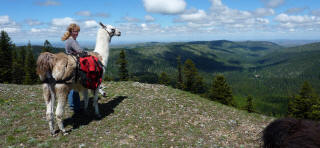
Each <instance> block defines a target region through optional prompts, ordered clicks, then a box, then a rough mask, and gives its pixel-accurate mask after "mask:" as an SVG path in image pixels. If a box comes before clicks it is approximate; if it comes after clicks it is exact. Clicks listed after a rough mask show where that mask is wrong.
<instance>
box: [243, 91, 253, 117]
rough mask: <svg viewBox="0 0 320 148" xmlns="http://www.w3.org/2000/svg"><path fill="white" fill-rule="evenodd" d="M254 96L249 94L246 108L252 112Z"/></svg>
mask: <svg viewBox="0 0 320 148" xmlns="http://www.w3.org/2000/svg"><path fill="white" fill-rule="evenodd" d="M252 101H253V97H252V96H250V95H249V96H248V98H247V105H246V106H245V109H246V110H247V111H248V112H249V113H252V112H253V102H252Z"/></svg>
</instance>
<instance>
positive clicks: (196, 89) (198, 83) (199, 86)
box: [194, 75, 206, 94]
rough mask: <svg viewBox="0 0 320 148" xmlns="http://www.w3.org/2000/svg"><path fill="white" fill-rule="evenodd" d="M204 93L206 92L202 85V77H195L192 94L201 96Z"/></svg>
mask: <svg viewBox="0 0 320 148" xmlns="http://www.w3.org/2000/svg"><path fill="white" fill-rule="evenodd" d="M205 92H206V86H205V84H204V83H203V77H201V76H200V75H197V76H196V79H195V83H194V93H196V94H203V93H205Z"/></svg>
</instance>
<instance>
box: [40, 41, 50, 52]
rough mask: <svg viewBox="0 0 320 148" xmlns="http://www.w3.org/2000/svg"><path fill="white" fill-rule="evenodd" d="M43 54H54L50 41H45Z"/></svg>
mask: <svg viewBox="0 0 320 148" xmlns="http://www.w3.org/2000/svg"><path fill="white" fill-rule="evenodd" d="M42 52H52V45H51V43H50V42H49V41H48V40H45V41H44V43H43V49H42Z"/></svg>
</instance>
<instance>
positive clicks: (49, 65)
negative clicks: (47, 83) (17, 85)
mask: <svg viewBox="0 0 320 148" xmlns="http://www.w3.org/2000/svg"><path fill="white" fill-rule="evenodd" d="M56 61H57V58H56V56H55V54H53V53H50V52H44V53H41V54H40V56H39V57H38V60H37V74H38V75H39V77H40V80H41V81H44V80H45V79H46V78H47V76H48V74H49V75H51V72H52V69H53V67H54V65H55V63H56Z"/></svg>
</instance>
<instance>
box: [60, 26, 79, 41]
mask: <svg viewBox="0 0 320 148" xmlns="http://www.w3.org/2000/svg"><path fill="white" fill-rule="evenodd" d="M73 30H75V31H80V27H79V26H78V25H77V24H75V23H72V24H70V25H69V27H68V28H67V31H66V32H65V33H64V35H63V36H62V37H61V40H62V41H65V40H67V39H68V38H69V37H70V36H71V32H72V31H73Z"/></svg>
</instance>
